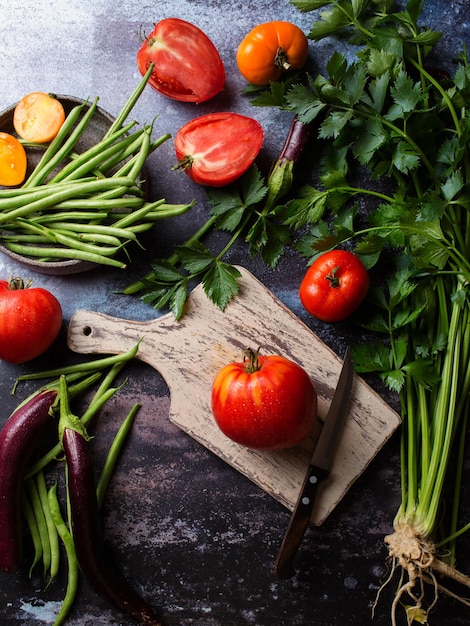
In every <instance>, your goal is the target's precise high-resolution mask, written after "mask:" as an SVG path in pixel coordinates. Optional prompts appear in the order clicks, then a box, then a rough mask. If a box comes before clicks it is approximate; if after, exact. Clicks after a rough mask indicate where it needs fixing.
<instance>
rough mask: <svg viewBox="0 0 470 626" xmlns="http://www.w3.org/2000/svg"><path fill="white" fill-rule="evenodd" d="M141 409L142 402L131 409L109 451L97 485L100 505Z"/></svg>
mask: <svg viewBox="0 0 470 626" xmlns="http://www.w3.org/2000/svg"><path fill="white" fill-rule="evenodd" d="M139 409H140V404H135V405H134V406H133V407H132V409H131V410H130V411H129V413H128V415H127V417H126V418H125V419H124V421H123V422H122V424H121V427H120V428H119V430H118V432H117V433H116V436H115V437H114V440H113V443H112V444H111V447H110V449H109V451H108V454H107V456H106V460H105V462H104V465H103V469H102V470H101V474H100V477H99V480H98V485H97V487H96V497H97V500H98V506H101V505H102V503H103V500H104V496H105V494H106V491H107V489H108V485H109V481H110V480H111V476H112V474H113V472H114V468H115V467H116V463H117V461H118V459H119V455H120V454H121V451H122V448H123V446H124V443H125V441H126V439H127V436H128V434H129V432H130V429H131V427H132V425H133V423H134V419H135V416H136V415H137V412H138V411H139Z"/></svg>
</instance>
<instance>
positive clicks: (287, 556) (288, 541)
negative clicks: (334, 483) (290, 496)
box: [274, 465, 329, 580]
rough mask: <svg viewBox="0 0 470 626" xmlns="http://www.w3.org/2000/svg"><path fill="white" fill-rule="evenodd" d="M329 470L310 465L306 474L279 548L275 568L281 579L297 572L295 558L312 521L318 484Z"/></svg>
mask: <svg viewBox="0 0 470 626" xmlns="http://www.w3.org/2000/svg"><path fill="white" fill-rule="evenodd" d="M328 474H329V472H327V471H326V470H323V469H320V468H319V467H315V466H313V465H310V468H309V470H308V471H307V473H306V474H305V479H304V483H303V485H302V488H301V490H300V493H299V497H298V499H297V503H296V505H295V507H294V512H293V513H292V515H291V518H290V520H289V525H288V526H287V530H286V533H285V535H284V539H283V541H282V544H281V547H280V549H279V552H278V555H277V558H276V563H275V565H274V570H275V572H276V574H277V576H278V578H281V579H284V580H285V579H287V578H292V576H293V575H294V574H295V568H294V560H295V555H296V554H297V550H298V548H299V546H300V544H301V542H302V539H303V536H304V534H305V531H306V529H307V526H308V523H309V521H310V516H311V514H312V511H313V506H314V504H315V496H316V493H317V488H318V485H319V484H320V483H321V482H322V481H323V480H325V479H326V478H327V476H328Z"/></svg>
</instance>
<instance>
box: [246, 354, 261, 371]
mask: <svg viewBox="0 0 470 626" xmlns="http://www.w3.org/2000/svg"><path fill="white" fill-rule="evenodd" d="M259 350H260V349H259V348H258V349H257V350H253V348H247V349H246V350H245V351H244V352H243V361H244V363H246V366H245V371H246V372H248V374H253V373H254V372H258V371H259V370H260V369H261V364H260V362H259V358H258V357H259Z"/></svg>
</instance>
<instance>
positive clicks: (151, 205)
mask: <svg viewBox="0 0 470 626" xmlns="http://www.w3.org/2000/svg"><path fill="white" fill-rule="evenodd" d="M164 202H165V200H156V201H155V202H146V203H145V204H144V205H143V206H142V207H141V208H140V209H137V211H133V212H132V213H128V214H127V215H124V217H121V218H120V219H118V221H117V222H114V227H115V228H127V227H128V226H130V225H131V224H133V223H134V222H136V221H138V220H140V219H142V218H144V217H145V216H146V215H147V213H150V211H154V210H155V209H156V208H157V207H159V206H161V205H162V204H164Z"/></svg>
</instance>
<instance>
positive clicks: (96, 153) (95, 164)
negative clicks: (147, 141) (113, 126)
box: [49, 131, 142, 184]
mask: <svg viewBox="0 0 470 626" xmlns="http://www.w3.org/2000/svg"><path fill="white" fill-rule="evenodd" d="M141 134H142V131H138V133H137V138H135V136H134V135H128V136H126V137H124V138H123V139H121V140H120V141H119V142H115V143H112V144H111V145H110V146H108V147H106V146H105V145H103V144H105V143H106V142H101V141H100V142H98V143H96V144H95V145H94V146H93V147H92V149H90V150H89V151H88V154H87V153H83V154H85V155H86V158H85V157H83V155H81V156H80V157H79V158H78V159H76V160H75V161H73V162H72V163H70V164H69V165H70V167H67V166H66V167H65V168H63V169H62V170H61V171H60V172H59V173H58V174H57V175H56V176H55V177H54V178H53V179H52V180H50V181H49V183H52V184H54V183H55V182H60V181H63V180H77V179H78V178H82V176H84V175H85V174H88V173H89V172H90V171H92V170H94V169H95V168H100V171H103V170H102V169H101V167H100V166H101V164H102V163H103V161H104V160H105V159H107V158H110V157H112V156H115V155H116V154H118V155H119V161H121V160H122V159H123V158H125V157H124V156H123V155H125V154H126V148H128V147H129V146H132V153H133V152H134V151H135V150H136V146H138V145H140V143H141V139H140V135H141ZM82 157H83V158H82ZM103 173H104V172H103Z"/></svg>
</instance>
